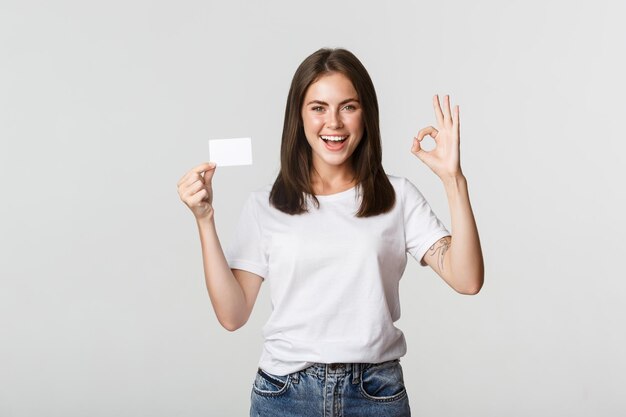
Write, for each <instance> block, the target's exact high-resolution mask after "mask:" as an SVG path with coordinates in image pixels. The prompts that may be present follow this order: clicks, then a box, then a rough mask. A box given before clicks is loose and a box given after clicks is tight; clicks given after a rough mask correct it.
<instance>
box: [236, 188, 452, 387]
mask: <svg viewBox="0 0 626 417" xmlns="http://www.w3.org/2000/svg"><path fill="white" fill-rule="evenodd" d="M388 178H389V180H390V181H391V184H392V185H393V188H394V189H395V192H396V204H395V205H394V207H393V209H392V210H391V211H390V212H388V213H385V214H381V215H378V216H373V217H365V218H359V217H356V216H355V213H356V212H357V210H358V208H359V205H360V201H359V200H358V197H359V190H360V188H359V187H353V188H351V189H349V190H346V191H343V192H340V193H337V194H332V195H326V196H317V199H318V200H319V202H320V207H319V209H317V208H315V206H314V205H313V204H312V202H310V200H309V212H308V213H304V214H297V215H289V214H286V213H283V212H281V211H280V210H278V209H276V208H274V207H273V206H271V205H270V203H269V193H270V190H271V187H272V186H271V185H268V186H266V187H264V188H263V189H261V190H259V191H255V192H252V193H251V195H250V197H249V198H248V200H247V201H246V203H245V205H244V207H243V210H242V213H241V217H240V220H239V224H238V226H237V228H236V232H235V239H234V240H233V241H232V242H231V244H230V245H229V247H228V248H227V251H226V253H225V254H226V259H227V261H228V264H229V266H230V267H231V268H234V269H235V268H236V269H243V270H246V271H250V272H253V273H255V274H257V275H260V276H261V277H263V279H264V280H266V281H267V282H268V283H269V285H270V291H271V301H272V313H271V315H270V318H269V319H268V321H267V323H266V324H265V326H264V327H263V337H264V346H263V352H262V354H261V359H260V361H259V367H260V368H262V369H264V370H266V371H268V372H270V373H273V374H276V375H287V374H289V373H292V372H296V371H299V370H302V369H304V368H306V367H308V366H310V365H311V364H313V363H314V362H321V363H335V362H360V363H379V362H384V361H387V360H392V359H396V358H399V357H401V356H404V355H405V353H406V341H405V339H404V335H403V333H402V331H401V330H400V329H398V328H397V327H395V326H394V324H393V323H394V322H395V321H396V320H398V319H399V318H400V303H399V294H398V286H399V281H400V278H401V277H402V274H403V273H404V270H405V267H406V263H407V256H406V254H407V252H408V253H410V254H411V255H412V256H413V257H414V258H415V259H416V260H417V261H418V262H419V261H420V260H421V259H422V257H423V256H424V254H425V253H426V251H427V250H428V248H429V247H430V246H432V245H433V244H434V243H435V242H436V241H437V240H439V239H441V238H442V237H444V236H449V235H450V232H448V230H447V229H446V227H445V226H444V225H443V223H442V222H441V221H440V220H439V219H438V218H437V216H436V215H435V214H434V213H433V211H432V210H431V208H430V206H429V204H428V202H427V201H426V200H425V199H424V197H423V196H422V194H421V193H420V192H419V190H418V189H417V188H416V187H415V186H414V185H413V184H412V183H411V182H410V181H408V180H407V179H406V178H402V177H397V176H393V175H388Z"/></svg>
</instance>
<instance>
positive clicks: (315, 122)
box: [302, 117, 323, 133]
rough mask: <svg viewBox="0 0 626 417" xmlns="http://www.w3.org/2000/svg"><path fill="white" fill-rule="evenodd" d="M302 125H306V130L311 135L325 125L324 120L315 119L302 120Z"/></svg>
mask: <svg viewBox="0 0 626 417" xmlns="http://www.w3.org/2000/svg"><path fill="white" fill-rule="evenodd" d="M302 123H303V124H304V130H305V131H309V132H311V133H316V132H317V131H318V130H319V129H320V128H321V127H322V124H323V122H322V120H320V119H318V118H315V117H308V118H307V117H305V118H303V119H302Z"/></svg>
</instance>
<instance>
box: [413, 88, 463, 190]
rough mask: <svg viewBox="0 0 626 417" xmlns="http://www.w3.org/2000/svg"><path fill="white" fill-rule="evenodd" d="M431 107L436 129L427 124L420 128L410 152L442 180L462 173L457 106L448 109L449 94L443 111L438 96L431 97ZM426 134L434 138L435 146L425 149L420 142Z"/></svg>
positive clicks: (445, 98) (444, 102)
mask: <svg viewBox="0 0 626 417" xmlns="http://www.w3.org/2000/svg"><path fill="white" fill-rule="evenodd" d="M433 107H434V108H435V116H436V117H437V124H438V129H436V128H434V127H433V126H428V127H425V128H423V129H421V130H420V131H419V132H418V133H417V136H415V138H414V139H413V146H412V147H411V153H413V154H414V155H415V156H417V157H418V158H419V159H420V160H421V161H422V162H424V163H425V164H426V165H427V166H428V167H429V168H430V169H431V170H432V171H433V172H434V173H435V174H437V176H438V177H439V178H441V179H442V180H445V179H448V178H454V177H457V176H459V175H462V172H461V161H460V156H459V154H460V151H459V141H460V136H461V134H460V127H459V106H458V105H457V106H454V113H452V112H451V111H450V96H448V95H446V96H445V97H444V101H443V111H442V109H441V105H440V104H439V96H438V95H435V96H434V97H433ZM426 135H428V136H430V137H432V138H433V139H434V140H435V144H436V145H435V148H434V149H432V150H430V151H425V150H424V149H422V148H421V146H420V142H421V141H422V139H424V137H425V136H426Z"/></svg>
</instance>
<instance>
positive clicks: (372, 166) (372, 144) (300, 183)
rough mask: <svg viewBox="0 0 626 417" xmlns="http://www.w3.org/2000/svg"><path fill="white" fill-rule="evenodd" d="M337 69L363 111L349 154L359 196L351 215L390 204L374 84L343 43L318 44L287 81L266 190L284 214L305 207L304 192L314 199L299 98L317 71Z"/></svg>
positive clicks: (376, 211) (309, 152)
mask: <svg viewBox="0 0 626 417" xmlns="http://www.w3.org/2000/svg"><path fill="white" fill-rule="evenodd" d="M331 72H339V73H341V74H343V75H345V76H346V77H348V79H349V80H350V81H351V82H352V85H353V86H354V89H355V90H356V92H357V94H358V96H359V97H358V98H359V101H360V102H361V105H362V111H363V113H362V114H363V118H362V120H363V138H362V139H361V141H360V143H359V145H358V146H357V147H356V149H355V150H354V152H353V154H352V156H351V162H352V166H353V168H354V171H355V174H356V180H357V185H358V186H359V187H360V188H361V192H362V199H361V205H360V207H359V210H358V212H357V213H356V216H357V217H369V216H375V215H378V214H381V213H386V212H388V211H389V210H391V208H392V207H393V205H394V204H395V200H396V194H395V192H394V189H393V186H392V185H391V183H390V182H389V179H388V178H387V175H386V174H385V171H384V170H383V166H382V146H381V140H380V126H379V120H378V100H377V99H376V91H375V90H374V84H373V83H372V80H371V78H370V76H369V74H368V73H367V70H366V69H365V67H364V66H363V64H361V61H359V60H358V58H357V57H356V56H354V54H352V53H351V52H350V51H347V50H345V49H341V48H337V49H328V48H322V49H320V50H318V51H316V52H314V53H313V54H311V55H309V56H308V57H307V58H306V59H305V60H304V61H302V63H301V64H300V66H299V67H298V69H297V70H296V73H295V74H294V76H293V80H292V81H291V87H290V88H289V94H288V96H287V106H286V108H285V122H284V124H283V136H282V142H281V148H280V165H281V167H280V172H279V173H278V177H277V178H276V181H275V182H274V186H273V187H272V191H271V192H270V202H271V204H272V205H273V206H274V207H276V208H277V209H278V210H280V211H283V212H285V213H288V214H301V213H304V212H306V211H308V209H307V203H306V202H307V198H306V197H307V196H310V197H311V198H312V199H313V201H314V203H315V206H316V207H318V208H319V201H318V199H317V198H316V197H315V194H314V193H313V186H312V184H311V168H312V150H311V146H310V145H309V143H308V142H307V139H306V136H305V134H304V124H303V122H302V115H301V110H302V102H303V100H304V95H305V93H306V91H307V89H308V88H309V86H310V85H311V84H313V83H314V82H315V81H317V80H318V79H319V78H320V77H321V76H323V75H326V74H328V73H331Z"/></svg>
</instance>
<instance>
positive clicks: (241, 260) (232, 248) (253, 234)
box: [224, 194, 268, 280]
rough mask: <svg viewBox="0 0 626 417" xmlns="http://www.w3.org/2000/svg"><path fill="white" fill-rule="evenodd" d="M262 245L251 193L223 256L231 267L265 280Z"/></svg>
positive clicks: (266, 267)
mask: <svg viewBox="0 0 626 417" xmlns="http://www.w3.org/2000/svg"><path fill="white" fill-rule="evenodd" d="M263 248H264V245H263V235H262V233H261V224H260V223H259V216H258V207H257V202H256V200H255V197H254V195H253V194H251V195H250V196H249V197H248V199H247V200H246V202H245V203H244V206H243V209H242V210H241V214H240V216H239V222H238V223H237V226H236V228H235V235H234V239H233V240H232V241H231V242H230V244H229V245H228V246H227V249H226V251H225V252H224V256H225V257H226V262H228V266H230V268H231V269H243V270H245V271H249V272H252V273H254V274H257V275H259V276H260V277H261V278H263V279H264V280H265V278H266V277H267V274H268V262H267V257H266V255H265V251H264V249H263Z"/></svg>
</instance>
